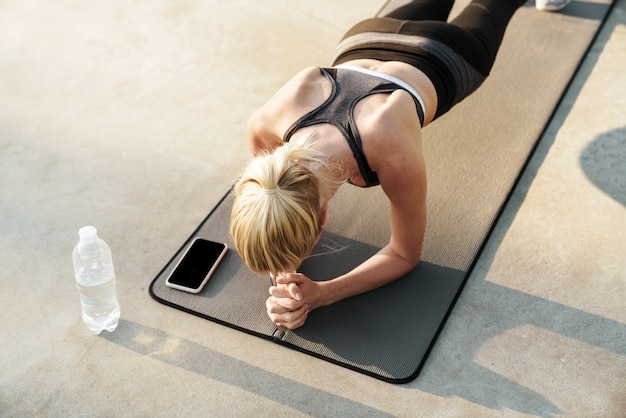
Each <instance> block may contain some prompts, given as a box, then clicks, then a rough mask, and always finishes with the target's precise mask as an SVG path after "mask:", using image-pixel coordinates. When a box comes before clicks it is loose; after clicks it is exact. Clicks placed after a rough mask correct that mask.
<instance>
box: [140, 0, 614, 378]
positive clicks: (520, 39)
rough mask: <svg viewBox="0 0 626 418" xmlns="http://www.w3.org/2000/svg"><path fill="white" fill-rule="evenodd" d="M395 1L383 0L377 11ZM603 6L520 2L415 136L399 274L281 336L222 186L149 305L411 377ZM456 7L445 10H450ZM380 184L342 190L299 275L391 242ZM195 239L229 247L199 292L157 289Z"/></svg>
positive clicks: (341, 267)
mask: <svg viewBox="0 0 626 418" xmlns="http://www.w3.org/2000/svg"><path fill="white" fill-rule="evenodd" d="M402 3H404V1H393V0H392V1H391V2H390V4H391V5H390V4H387V5H386V6H385V7H384V8H383V10H382V11H381V12H384V11H385V10H387V9H390V8H393V7H395V6H397V5H398V4H402ZM609 8H610V4H609V3H608V2H607V3H606V4H601V3H582V2H577V1H574V2H572V3H571V4H570V6H568V8H567V9H565V11H564V12H563V13H561V14H553V13H541V12H538V11H536V10H534V7H532V5H531V4H529V5H527V6H526V7H524V8H522V9H520V10H519V11H518V12H517V15H516V16H515V17H514V19H513V21H512V22H511V25H510V27H509V30H508V32H507V34H506V36H505V40H504V43H503V45H502V48H501V51H500V54H499V57H498V60H497V61H496V65H495V66H494V68H493V70H492V75H491V76H490V78H489V79H488V80H487V82H486V83H485V84H484V85H483V86H482V87H481V89H480V90H479V91H478V92H477V93H475V94H474V95H473V96H471V97H470V98H468V99H466V100H465V101H464V102H462V103H461V104H459V105H458V106H457V107H456V108H455V109H453V110H452V111H451V112H450V113H449V114H447V115H445V116H444V117H442V118H441V119H440V120H438V121H437V122H435V123H434V124H433V125H431V126H429V127H427V128H426V129H425V131H424V143H425V154H426V160H427V169H428V179H429V180H428V181H429V186H428V187H429V189H428V213H429V214H428V227H427V231H426V238H425V242H424V250H423V257H422V261H421V262H420V264H419V265H418V267H417V268H416V269H415V270H414V271H412V272H411V273H409V274H408V275H407V276H405V277H403V278H401V279H400V280H398V281H396V282H394V283H392V284H390V285H387V286H385V287H383V288H381V289H378V290H375V291H373V292H370V293H367V294H364V295H360V296H356V297H353V298H350V299H348V300H345V301H342V302H339V303H337V304H335V305H333V306H329V307H326V308H322V309H318V310H316V311H314V312H312V313H311V314H310V316H309V319H308V320H307V322H306V324H305V325H304V326H303V327H301V328H299V329H297V330H295V331H287V332H284V331H282V330H281V329H278V328H277V327H276V326H274V325H273V324H272V323H271V321H270V320H269V318H268V317H267V315H266V313H265V299H266V298H267V289H268V286H269V285H270V280H269V278H268V277H267V276H264V275H258V274H255V273H251V272H250V271H249V270H248V269H247V268H246V267H245V266H244V265H243V264H242V262H241V260H240V259H239V257H238V256H237V254H236V252H235V251H234V250H232V248H234V246H233V244H232V242H231V240H230V237H229V235H228V226H229V216H230V208H231V204H232V196H231V194H230V193H227V194H226V196H225V197H224V199H223V200H222V201H221V202H220V203H219V204H218V206H217V207H216V208H214V209H213V211H211V213H210V214H209V215H208V216H207V218H206V219H205V220H204V221H203V222H202V224H201V225H200V226H199V227H198V229H197V230H196V231H195V232H194V233H193V234H192V235H191V237H190V238H189V240H188V241H187V242H186V243H185V244H184V245H183V246H182V248H181V249H180V250H179V251H178V252H177V253H176V254H175V255H174V257H173V258H172V259H171V260H170V261H169V262H168V264H167V265H166V266H165V267H164V268H163V270H162V271H161V272H160V273H159V274H158V275H157V277H156V278H155V279H154V281H153V282H152V284H151V286H150V294H151V295H152V297H154V298H155V299H156V300H157V301H159V302H162V303H164V304H167V305H170V306H173V307H175V308H178V309H182V310H184V311H187V312H189V313H192V314H195V315H199V316H201V317H204V318H207V319H210V320H213V321H217V322H219V323H222V324H224V325H228V326H231V327H234V328H236V329H239V330H242V331H245V332H248V333H250V334H253V335H256V336H260V337H263V338H266V339H270V340H273V341H276V342H277V343H280V344H284V345H287V346H289V347H292V348H295V349H297V350H300V351H303V352H305V353H308V354H311V355H313V356H316V357H319V358H322V359H325V360H328V361H331V362H333V363H336V364H339V365H342V366H345V367H348V368H351V369H353V370H356V371H359V372H362V373H365V374H367V375H370V376H373V377H376V378H379V379H382V380H385V381H389V382H393V383H403V382H408V381H410V380H412V379H414V378H415V377H416V376H417V374H418V373H419V371H420V370H421V368H422V366H423V364H424V362H425V360H426V357H427V355H428V353H429V351H430V349H431V348H432V346H433V344H434V342H435V340H436V338H437V335H438V334H439V332H440V331H441V329H442V327H443V325H444V323H445V320H446V318H447V317H448V315H449V314H450V312H451V310H452V307H453V305H454V303H455V301H456V299H457V297H458V296H459V294H460V292H461V290H462V288H463V285H464V283H465V281H466V280H467V278H468V276H469V274H470V272H471V269H472V267H473V265H474V263H475V260H476V258H477V256H478V254H479V252H480V250H481V248H482V246H483V244H484V242H485V240H486V238H487V236H488V234H489V232H490V230H491V228H492V225H493V223H494V222H495V220H496V218H497V216H498V214H499V213H500V210H501V209H502V207H503V205H504V203H505V202H506V200H507V198H508V196H509V194H510V192H511V190H512V188H513V186H514V184H515V182H516V180H517V178H518V176H519V175H520V173H521V171H522V169H523V167H524V165H525V164H526V161H527V159H528V158H529V156H530V154H531V152H532V150H533V148H534V147H535V144H536V142H537V140H538V138H539V137H540V136H541V134H542V132H543V131H544V129H545V127H546V125H547V122H548V121H549V119H550V118H551V116H552V113H553V112H554V109H555V108H556V106H557V104H558V102H559V101H560V99H561V97H562V95H563V93H564V92H565V90H566V88H567V86H568V84H569V82H570V80H571V78H572V76H573V74H574V73H575V71H576V69H577V67H578V65H579V63H580V62H581V60H582V58H583V57H584V55H585V53H586V51H587V49H588V47H589V45H590V44H591V42H592V40H593V38H594V37H595V34H596V32H597V30H598V29H599V27H600V25H601V23H602V21H603V20H604V17H605V16H606V14H607V13H608V10H609ZM453 13H454V12H453ZM388 219H389V208H388V202H387V200H386V198H385V196H384V194H383V193H382V191H381V190H380V188H379V187H378V188H374V189H365V190H364V189H359V188H356V187H352V186H348V185H346V186H343V187H342V188H341V190H340V191H339V193H338V194H337V195H336V196H335V198H334V199H333V200H332V202H331V217H330V222H329V224H328V225H327V229H326V232H325V233H324V235H323V237H322V240H321V242H320V245H318V247H317V248H316V250H315V254H314V256H313V257H311V258H310V259H309V260H307V261H306V262H305V263H304V264H303V265H302V266H301V269H300V270H299V271H301V272H303V273H305V274H307V275H308V276H309V277H311V278H313V279H315V280H326V279H329V278H332V277H335V276H336V275H338V274H341V273H343V272H346V271H348V270H350V269H351V268H353V267H354V266H356V265H358V264H359V263H360V262H361V261H362V260H364V259H366V258H367V257H369V256H370V255H372V254H373V253H375V252H376V251H377V250H378V249H379V248H381V247H382V246H384V245H385V244H386V243H387V242H388V239H389V220H388ZM195 237H204V238H207V239H211V240H214V241H222V242H226V243H227V244H228V245H229V247H230V248H231V250H230V251H229V252H228V254H227V256H226V257H225V259H224V260H223V262H222V263H221V264H220V266H219V267H218V269H217V271H216V273H215V275H214V276H213V278H212V279H211V280H210V281H209V284H208V285H207V287H206V288H205V289H204V291H203V292H201V293H200V294H198V295H191V294H187V293H184V292H180V291H177V290H173V289H170V288H168V287H166V286H165V279H166V277H167V275H168V274H169V272H170V271H171V269H172V268H173V266H174V265H175V264H176V262H177V261H178V259H179V257H180V256H181V254H182V253H183V252H184V250H185V249H186V248H187V246H188V245H189V244H190V243H191V241H192V239H193V238H195Z"/></svg>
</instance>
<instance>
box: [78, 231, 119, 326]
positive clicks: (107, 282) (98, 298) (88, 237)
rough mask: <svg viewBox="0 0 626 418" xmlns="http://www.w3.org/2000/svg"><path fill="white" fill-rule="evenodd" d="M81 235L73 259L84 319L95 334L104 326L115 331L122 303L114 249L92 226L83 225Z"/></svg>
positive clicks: (79, 234)
mask: <svg viewBox="0 0 626 418" xmlns="http://www.w3.org/2000/svg"><path fill="white" fill-rule="evenodd" d="M78 236H79V237H80V241H79V242H78V244H77V245H76V247H75V248H74V252H73V254H72V259H73V262H74V275H75V278H76V287H77V288H78V293H79V294H80V303H81V307H82V316H83V322H84V323H85V325H86V326H87V328H89V331H91V332H92V333H94V334H100V332H102V330H104V329H106V330H107V331H109V332H112V331H113V330H115V328H117V323H118V321H119V319H120V305H119V303H118V301H117V294H116V292H115V270H114V269H113V259H112V258H111V250H110V249H109V246H108V245H107V243H106V242H104V241H103V240H102V239H100V237H98V231H97V230H96V228H94V227H93V226H85V227H83V228H81V229H80V231H78Z"/></svg>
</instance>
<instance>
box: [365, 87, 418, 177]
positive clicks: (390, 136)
mask: <svg viewBox="0 0 626 418" xmlns="http://www.w3.org/2000/svg"><path fill="white" fill-rule="evenodd" d="M378 96H379V98H378V100H380V101H381V102H380V103H376V102H371V103H365V104H364V105H365V106H369V107H370V108H369V109H367V108H364V109H363V110H364V112H363V113H364V115H367V116H364V117H363V119H362V120H361V121H360V126H362V128H361V129H362V134H363V148H364V152H365V154H366V155H367V158H368V162H369V163H370V166H371V167H372V169H373V170H374V171H376V172H377V173H381V172H394V171H398V172H408V171H411V170H419V171H421V170H423V167H421V166H422V165H423V151H422V128H421V126H420V123H419V119H418V117H417V112H416V109H415V104H414V102H413V99H412V98H411V97H410V95H409V94H408V93H407V92H405V91H402V90H397V91H395V92H394V93H392V94H390V95H387V96H384V95H378ZM361 124H362V125H361Z"/></svg>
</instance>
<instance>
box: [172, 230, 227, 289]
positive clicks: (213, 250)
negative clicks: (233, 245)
mask: <svg viewBox="0 0 626 418" xmlns="http://www.w3.org/2000/svg"><path fill="white" fill-rule="evenodd" d="M226 251H228V247H227V246H226V244H222V243H220V242H214V241H208V240H206V239H202V238H196V239H195V240H194V241H193V243H192V244H191V245H190V246H189V248H188V249H187V251H186V252H185V254H184V255H183V256H182V258H181V259H180V261H179V262H178V264H176V267H174V270H172V272H171V273H170V275H169V276H168V278H167V280H166V281H165V285H166V286H169V287H171V288H174V289H178V290H183V291H185V292H189V293H199V292H200V291H202V289H203V288H204V286H205V285H206V284H207V282H208V281H209V278H211V275H212V274H213V272H214V271H215V269H216V268H217V265H218V264H219V262H220V261H222V258H224V254H226Z"/></svg>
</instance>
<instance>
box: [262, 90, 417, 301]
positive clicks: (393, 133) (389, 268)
mask: <svg viewBox="0 0 626 418" xmlns="http://www.w3.org/2000/svg"><path fill="white" fill-rule="evenodd" d="M409 100H411V99H409ZM404 108H405V109H407V108H408V110H409V111H410V110H411V107H408V106H404ZM412 111H413V112H414V111H415V110H414V108H412ZM392 116H393V117H391V118H388V119H378V120H376V121H375V122H376V123H375V124H374V123H373V124H372V126H375V129H376V134H377V135H378V138H377V140H376V141H370V142H368V144H369V148H367V149H366V154H367V155H368V156H372V157H368V161H369V162H370V165H371V167H372V169H374V171H376V173H377V175H378V178H379V181H380V184H381V186H382V188H383V190H384V192H385V194H386V195H387V197H388V198H389V201H390V214H391V238H390V240H389V243H388V244H387V245H386V246H385V247H384V248H382V249H381V250H380V251H379V252H378V253H376V254H375V255H373V256H372V257H370V258H369V259H367V260H365V261H364V262H363V263H362V264H360V265H359V266H357V267H356V268H354V269H353V270H351V271H350V272H348V273H346V274H345V275H342V276H339V277H336V278H334V279H332V280H328V281H325V282H313V281H311V280H309V279H308V278H307V277H306V276H304V275H302V274H288V275H286V276H284V277H280V278H279V281H278V283H279V284H281V285H282V286H278V287H276V288H273V292H274V293H273V294H272V298H274V299H273V300H275V301H276V302H277V305H280V303H281V301H282V299H283V298H284V300H285V301H286V300H287V299H289V298H292V297H293V295H294V294H295V293H296V292H300V293H301V295H303V300H302V301H301V303H302V305H300V306H304V305H306V306H307V308H308V309H307V312H308V311H309V310H313V309H316V308H318V307H321V306H326V305H330V304H332V303H335V302H337V301H339V300H342V299H345V298H348V297H351V296H354V295H357V294H360V293H365V292H368V291H370V290H373V289H376V288H378V287H381V286H383V285H385V284H387V283H390V282H392V281H394V280H396V279H398V278H400V277H402V276H403V275H405V274H407V273H408V272H410V271H411V270H412V269H413V268H414V267H415V266H416V265H417V263H418V262H419V260H420V257H421V252H422V243H423V240H424V233H425V229H426V169H425V163H424V157H423V152H422V143H421V141H422V138H421V128H420V126H419V122H418V121H417V118H416V117H411V116H412V115H411V114H410V113H403V112H394V113H393V114H392ZM413 116H414V115H413ZM289 289H291V291H290V290H289ZM271 291H272V290H271ZM282 309H283V308H281V307H280V306H277V311H281V310H282ZM284 310H286V311H289V309H288V308H287V307H284Z"/></svg>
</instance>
